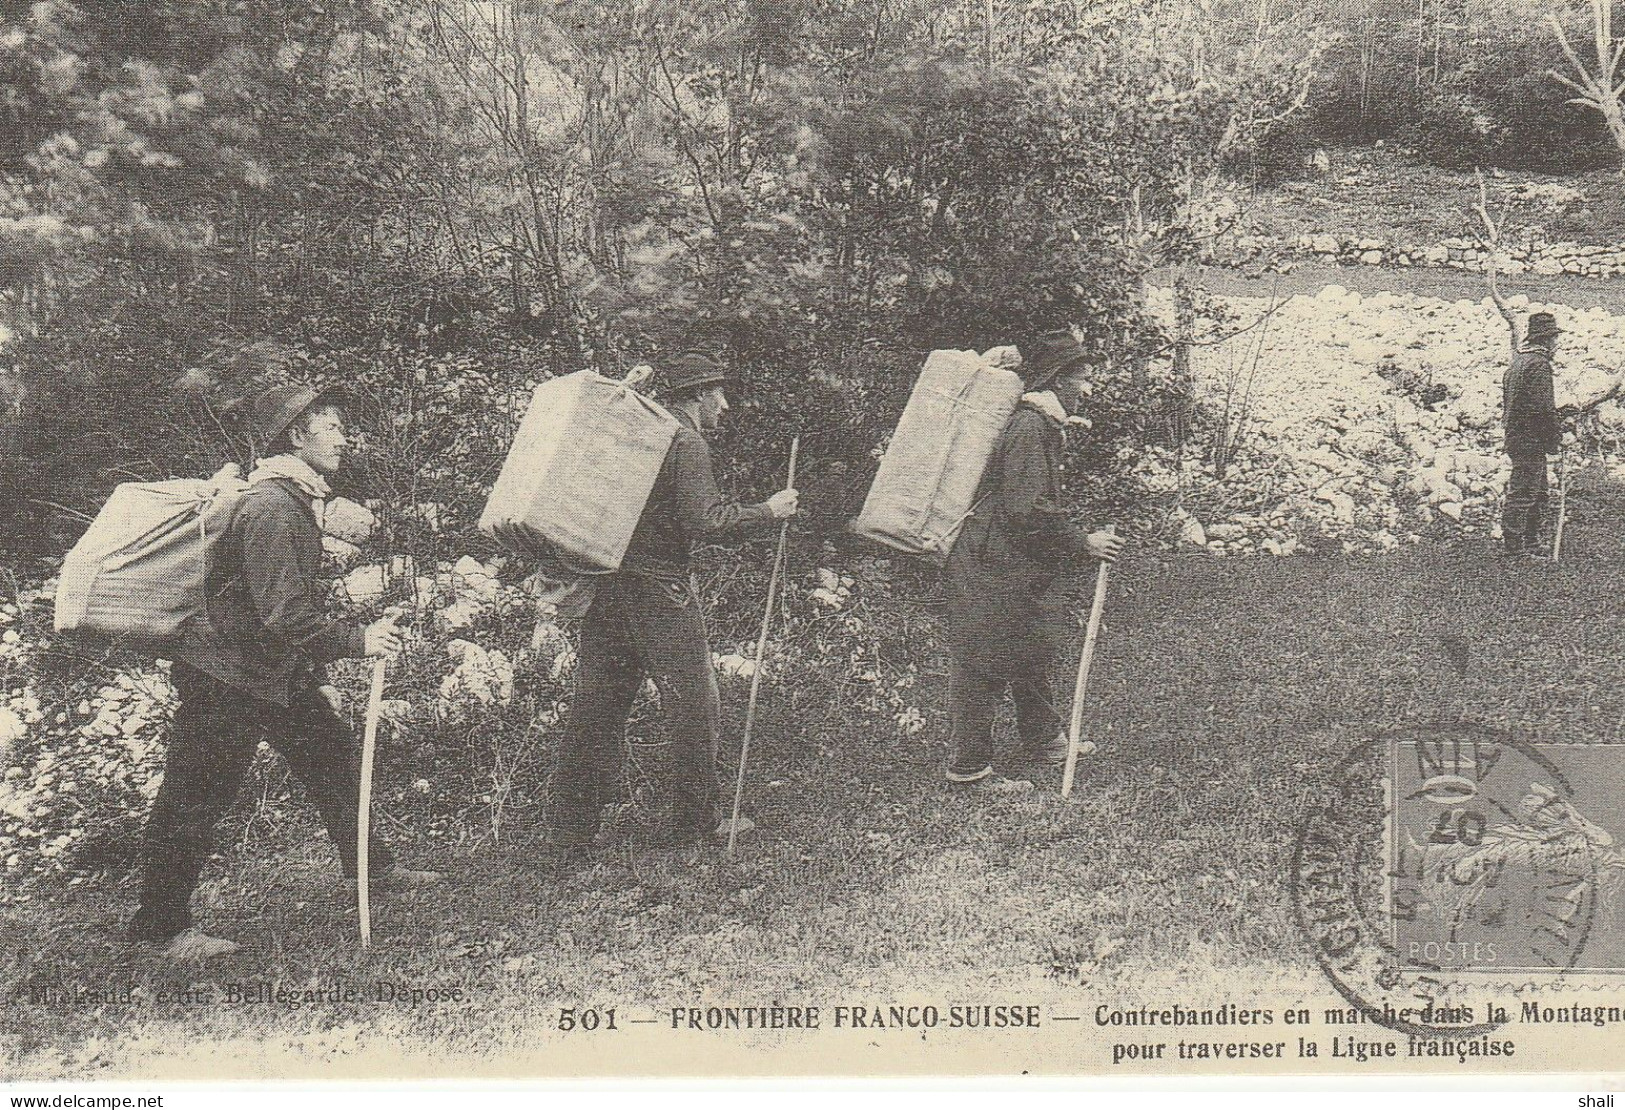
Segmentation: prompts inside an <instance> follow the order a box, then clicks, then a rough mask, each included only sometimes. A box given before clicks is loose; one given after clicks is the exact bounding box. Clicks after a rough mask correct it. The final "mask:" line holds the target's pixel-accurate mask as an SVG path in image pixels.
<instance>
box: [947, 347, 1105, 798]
mask: <svg viewBox="0 0 1625 1110" xmlns="http://www.w3.org/2000/svg"><path fill="white" fill-rule="evenodd" d="M1023 354H1024V356H1025V357H1024V361H1023V364H1022V368H1021V372H1022V377H1023V379H1024V382H1025V384H1026V387H1027V390H1028V392H1027V394H1026V395H1025V396H1023V397H1022V399H1021V404H1020V406H1019V407H1017V409H1016V411H1015V414H1014V415H1013V416H1011V417H1010V421H1009V423H1008V424H1006V425H1005V428H1004V432H1003V434H1002V435H1001V437H1000V439H999V442H998V444H997V446H996V447H995V448H994V451H993V456H992V458H991V459H990V460H989V461H988V466H987V471H986V473H985V474H984V475H983V477H982V484H981V487H980V488H979V489H978V491H977V495H976V497H977V500H976V505H977V508H976V510H975V512H974V513H973V514H972V516H971V517H970V519H969V521H968V522H967V523H966V524H965V527H964V530H963V531H962V532H961V533H960V536H959V538H958V540H957V541H956V542H955V543H954V547H953V551H952V552H951V553H950V555H949V557H948V569H947V580H948V614H947V617H948V621H947V623H948V640H949V647H950V649H951V651H952V654H953V663H952V670H951V672H950V675H949V680H948V699H949V703H950V713H951V725H950V730H951V731H950V745H951V748H952V752H951V755H950V759H949V763H948V781H949V782H950V783H952V784H954V786H955V787H956V788H959V789H965V790H976V791H980V792H984V793H990V794H1018V793H1024V792H1026V791H1029V790H1031V789H1032V788H1033V784H1032V782H1031V781H1029V780H1027V779H1019V778H1006V777H1004V776H1002V775H998V774H995V773H994V771H993V718H994V714H995V713H996V711H997V709H998V705H999V703H1000V701H1002V700H1003V698H1004V692H1005V690H1006V689H1008V690H1009V691H1010V694H1011V697H1012V699H1013V700H1014V702H1015V707H1016V727H1017V731H1018V733H1019V734H1020V738H1021V750H1020V752H1019V757H1020V759H1021V760H1022V761H1023V762H1029V763H1030V762H1037V763H1039V764H1041V765H1046V766H1051V767H1053V766H1058V765H1060V764H1062V763H1064V762H1065V761H1066V750H1067V738H1066V735H1065V733H1064V731H1063V729H1062V726H1061V718H1060V714H1059V713H1057V712H1056V709H1055V698H1054V692H1053V690H1052V689H1051V686H1050V681H1049V673H1048V668H1049V665H1050V661H1051V660H1052V659H1053V658H1054V656H1055V653H1056V651H1057V650H1058V648H1059V646H1060V643H1061V641H1062V637H1063V635H1064V631H1065V628H1066V619H1065V614H1064V613H1063V611H1062V609H1061V606H1060V604H1059V600H1058V599H1057V598H1055V597H1054V596H1053V595H1052V594H1051V591H1050V587H1051V585H1052V584H1053V582H1054V580H1055V579H1056V578H1057V577H1059V576H1060V575H1061V573H1062V571H1063V570H1064V569H1065V568H1066V567H1067V565H1068V564H1069V563H1075V561H1077V560H1084V559H1087V560H1089V561H1090V563H1091V564H1092V563H1093V562H1094V561H1095V560H1104V561H1106V562H1111V561H1112V560H1114V559H1116V558H1117V555H1118V553H1119V552H1120V551H1121V550H1122V544H1123V541H1122V540H1121V539H1119V538H1118V537H1117V536H1115V535H1113V534H1111V533H1110V532H1107V531H1096V532H1085V531H1083V530H1082V529H1080V528H1078V527H1077V526H1075V525H1074V524H1073V523H1072V522H1071V519H1070V518H1069V516H1068V514H1067V511H1066V508H1065V506H1064V505H1063V503H1062V493H1061V451H1062V447H1063V444H1064V440H1065V432H1064V429H1065V426H1066V419H1067V417H1068V415H1070V414H1073V413H1076V412H1077V411H1078V409H1079V408H1080V406H1081V405H1082V402H1083V398H1084V397H1085V396H1086V395H1087V394H1088V393H1089V384H1088V376H1087V370H1086V364H1085V362H1084V358H1085V354H1086V352H1085V351H1084V349H1083V348H1082V347H1081V346H1079V345H1078V343H1077V341H1076V340H1074V339H1073V338H1072V334H1071V333H1070V332H1068V331H1066V330H1058V331H1054V332H1050V333H1047V334H1045V335H1043V336H1040V337H1039V338H1038V340H1037V341H1036V342H1035V343H1033V344H1031V345H1029V346H1027V347H1026V349H1025V350H1024V351H1023ZM1092 571H1093V566H1092V565H1088V566H1086V567H1085V568H1080V570H1076V571H1073V572H1072V573H1089V572H1092Z"/></svg>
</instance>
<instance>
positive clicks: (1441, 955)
mask: <svg viewBox="0 0 1625 1110" xmlns="http://www.w3.org/2000/svg"><path fill="white" fill-rule="evenodd" d="M1390 759H1391V765H1390V783H1391V784H1392V785H1391V790H1390V822H1391V824H1390V837H1389V852H1390V855H1389V864H1390V869H1389V884H1390V885H1389V892H1388V899H1389V909H1390V913H1391V915H1392V921H1393V942H1392V943H1393V947H1394V949H1395V951H1396V952H1397V953H1398V954H1399V955H1400V958H1401V961H1402V963H1401V966H1402V967H1403V968H1404V969H1406V970H1424V969H1425V970H1430V971H1441V972H1442V971H1451V972H1456V973H1462V972H1485V973H1503V974H1510V973H1520V972H1522V973H1529V974H1539V973H1553V974H1560V973H1563V972H1574V973H1579V972H1614V973H1617V972H1621V971H1625V932H1622V931H1621V929H1620V919H1619V913H1620V910H1621V908H1622V903H1621V896H1622V895H1625V851H1622V850H1621V845H1620V843H1619V842H1618V841H1617V840H1616V835H1615V834H1616V833H1619V834H1621V835H1625V790H1622V789H1621V788H1622V786H1625V746H1621V745H1615V744H1605V745H1574V744H1520V743H1516V742H1514V741H1512V740H1511V739H1510V738H1494V737H1489V736H1484V735H1478V734H1475V733H1472V732H1465V734H1463V733H1457V734H1456V735H1448V734H1445V733H1443V732H1441V734H1440V735H1438V736H1436V737H1434V738H1431V739H1430V738H1423V737H1417V738H1414V739H1403V740H1401V739H1395V740H1393V741H1391V742H1390Z"/></svg>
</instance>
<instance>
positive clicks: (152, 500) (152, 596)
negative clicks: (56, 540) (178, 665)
mask: <svg viewBox="0 0 1625 1110" xmlns="http://www.w3.org/2000/svg"><path fill="white" fill-rule="evenodd" d="M232 469H233V470H234V469H235V468H232ZM247 489H248V484H247V483H246V482H244V481H242V480H241V479H240V478H237V477H236V476H235V475H234V474H232V473H229V472H228V471H222V472H221V473H220V474H218V475H216V476H215V477H214V478H209V479H190V478H185V479H179V480H176V481H171V482H125V483H124V484H122V485H120V486H118V487H117V488H116V489H114V490H113V495H112V496H111V497H109V498H108V499H107V504H106V505H104V506H102V511H101V512H100V513H98V514H97V516H96V519H95V521H94V522H92V524H91V525H90V528H89V529H88V530H87V531H86V532H85V534H84V535H83V536H81V537H80V538H79V542H78V543H76V544H74V545H73V550H71V551H69V552H68V555H67V558H65V559H64V560H63V562H62V576H61V580H60V582H59V584H58V585H57V589H56V619H55V624H56V630H57V631H58V632H69V633H77V634H80V635H85V634H90V635H95V636H105V637H113V638H116V639H119V640H123V641H127V642H131V643H133V644H135V645H137V646H143V647H149V648H153V649H157V650H163V649H164V648H166V647H168V646H172V644H173V642H174V641H175V639H176V638H177V637H178V634H179V633H180V630H181V626H182V625H184V624H185V623H186V621H187V619H188V618H190V617H191V616H192V615H193V614H195V613H201V612H202V611H203V608H204V589H205V583H206V581H207V575H208V568H209V559H210V557H211V553H212V552H213V550H214V547H215V544H216V543H217V542H219V540H220V537H222V536H224V535H225V533H226V529H227V527H229V526H230V524H231V519H232V516H233V514H235V513H236V511H237V503H238V501H239V500H241V498H242V495H243V493H244V492H245V491H246V490H247Z"/></svg>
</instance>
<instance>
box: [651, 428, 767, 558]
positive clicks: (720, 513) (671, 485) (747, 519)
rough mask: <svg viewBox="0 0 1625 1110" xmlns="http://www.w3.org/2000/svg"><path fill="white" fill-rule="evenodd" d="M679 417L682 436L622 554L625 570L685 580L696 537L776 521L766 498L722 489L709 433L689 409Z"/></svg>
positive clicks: (740, 530) (755, 528)
mask: <svg viewBox="0 0 1625 1110" xmlns="http://www.w3.org/2000/svg"><path fill="white" fill-rule="evenodd" d="M677 421H678V427H677V435H676V436H675V438H673V439H672V443H671V448H670V449H669V450H668V451H667V452H666V461H665V463H664V464H662V466H661V468H660V474H659V476H658V477H656V479H655V484H654V488H653V489H652V490H650V492H649V501H648V503H647V504H646V505H645V506H644V509H643V517H642V518H641V519H640V520H639V521H638V526H637V529H636V530H635V531H634V532H633V533H632V539H631V540H630V541H629V542H628V543H627V547H626V554H625V555H624V556H622V558H621V571H622V572H624V573H640V574H645V575H649V576H652V577H657V578H672V579H675V580H679V581H686V580H687V578H688V573H689V565H690V559H691V557H692V551H693V546H694V544H695V542H697V541H705V540H711V539H722V538H724V537H727V536H731V535H739V534H743V533H748V532H753V531H758V530H761V529H764V528H767V527H769V526H771V525H772V524H773V523H774V521H775V518H774V516H773V511H772V510H771V509H769V508H768V507H767V505H766V503H762V504H757V505H741V504H740V503H739V502H738V501H735V500H733V499H732V498H730V497H727V496H725V495H724V494H723V493H722V491H721V490H720V489H718V488H717V479H716V475H715V473H714V472H713V470H712V468H711V448H710V447H709V446H708V445H707V444H706V442H705V437H704V436H702V435H701V434H700V432H699V430H698V429H697V428H695V427H694V424H693V422H692V421H691V420H690V419H689V417H688V415H687V414H686V413H683V412H679V413H677Z"/></svg>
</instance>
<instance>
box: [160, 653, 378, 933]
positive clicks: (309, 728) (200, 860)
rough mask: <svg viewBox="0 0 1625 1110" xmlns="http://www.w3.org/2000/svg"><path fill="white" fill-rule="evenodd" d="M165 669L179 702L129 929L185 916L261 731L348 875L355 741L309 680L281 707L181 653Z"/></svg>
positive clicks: (170, 929) (163, 925) (180, 921)
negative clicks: (190, 662) (307, 801)
mask: <svg viewBox="0 0 1625 1110" xmlns="http://www.w3.org/2000/svg"><path fill="white" fill-rule="evenodd" d="M170 677H171V679H172V680H173V681H174V683H175V689H176V691H177V693H179V695H180V704H179V706H178V707H177V708H176V710H175V719H174V723H173V725H172V727H171V728H170V734H169V753H168V755H167V757H166V758H165V761H164V780H163V783H162V784H161V785H160V786H159V787H158V798H157V800H156V801H155V802H154V803H153V807H152V813H151V815H150V816H149V817H148V818H147V831H146V843H145V845H144V848H143V853H144V855H143V872H144V875H143V882H142V888H141V905H140V908H139V909H138V910H137V911H136V914H135V918H134V920H133V921H132V922H131V925H130V931H131V933H132V935H134V936H135V937H137V938H139V939H144V940H163V939H165V938H167V937H171V936H173V935H174V934H176V933H179V932H181V931H182V930H184V929H186V928H188V927H189V926H190V925H191V921H192V919H191V913H190V910H189V903H190V901H191V897H192V891H193V889H194V888H195V887H196V886H197V881H198V875H199V873H200V872H201V871H202V870H203V865H204V863H205V862H206V861H207V860H208V858H209V853H210V851H211V849H212V847H213V843H214V827H215V825H216V824H217V823H218V822H219V820H220V818H221V817H222V816H223V815H224V814H225V812H226V810H228V809H229V808H231V804H232V801H233V800H234V799H235V798H236V796H237V791H238V788H239V787H241V786H242V782H243V779H244V777H245V776H246V775H247V773H248V768H249V765H250V764H251V763H252V762H253V760H254V753H255V751H256V749H257V748H258V747H259V744H260V741H262V740H263V741H266V742H267V743H269V744H270V745H271V746H272V747H273V748H275V749H276V750H277V751H279V752H281V753H282V758H283V759H285V760H286V761H287V764H288V768H289V770H291V771H292V772H293V774H294V776H295V777H296V778H297V779H298V780H299V781H300V783H301V784H302V785H303V786H304V788H305V793H306V794H307V795H308V796H309V797H310V800H311V802H312V803H314V805H315V806H316V810H317V812H318V813H319V814H320V815H321V819H322V823H323V824H324V825H326V826H327V833H328V835H329V836H330V837H332V838H333V843H334V845H335V846H336V847H337V848H338V854H339V859H340V861H341V862H342V864H343V867H344V872H345V874H346V875H349V876H354V875H355V867H356V812H357V807H358V806H359V804H360V799H359V792H360V767H361V750H360V745H359V744H357V743H356V740H355V736H354V735H353V734H352V733H351V732H350V729H349V728H348V727H347V726H346V725H345V724H344V722H342V721H340V720H339V718H338V717H337V716H335V715H334V713H333V711H332V709H331V708H330V707H329V706H328V704H327V700H326V699H325V698H323V697H322V695H321V694H320V693H319V692H318V691H317V689H316V687H315V685H314V684H312V685H308V686H304V687H302V688H300V689H298V690H296V692H295V694H294V697H293V704H291V705H289V706H288V707H286V708H284V707H282V706H280V705H276V704H274V703H272V702H268V701H264V700H262V699H260V698H256V697H253V696H251V695H249V694H247V693H244V692H243V691H241V690H237V689H235V688H233V687H231V686H227V685H226V684H225V683H223V682H220V681H218V680H217V679H215V678H213V677H211V676H209V675H207V674H204V673H203V672H202V671H199V670H197V669H195V668H193V667H189V666H187V665H186V664H184V663H178V662H177V663H176V664H175V665H174V667H173V669H172V670H171V672H170ZM370 858H371V861H372V863H373V865H374V872H375V873H377V872H378V871H381V870H383V869H384V868H387V867H388V866H389V864H390V856H389V853H388V851H387V849H385V848H384V847H383V846H382V845H381V844H380V843H378V842H377V841H376V840H374V842H373V846H372V851H371V853H370Z"/></svg>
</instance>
